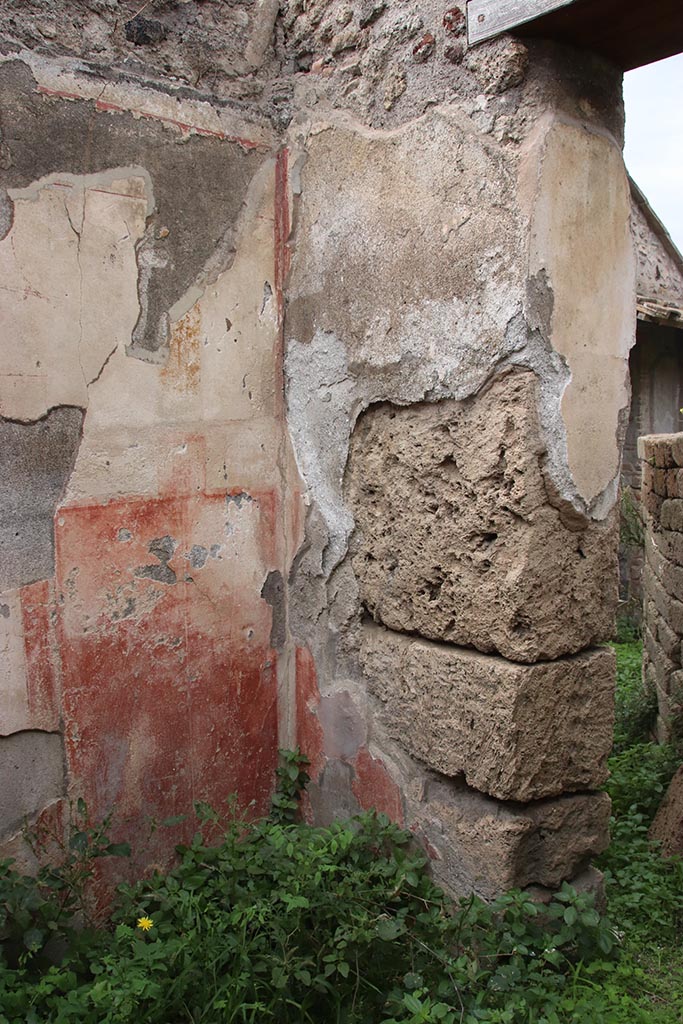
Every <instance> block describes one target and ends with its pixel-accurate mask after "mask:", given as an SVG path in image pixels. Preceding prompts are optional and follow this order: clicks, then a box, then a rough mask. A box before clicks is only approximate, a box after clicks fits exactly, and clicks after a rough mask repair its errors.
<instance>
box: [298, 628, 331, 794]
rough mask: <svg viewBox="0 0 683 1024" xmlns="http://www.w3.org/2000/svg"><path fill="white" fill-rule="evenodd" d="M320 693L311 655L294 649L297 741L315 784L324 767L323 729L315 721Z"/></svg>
mask: <svg viewBox="0 0 683 1024" xmlns="http://www.w3.org/2000/svg"><path fill="white" fill-rule="evenodd" d="M319 706H320V691H319V690H318V677H317V674H316V670H315V662H314V661H313V655H312V654H311V652H310V651H309V650H308V648H307V647H297V649H296V741H297V745H298V747H299V750H300V751H301V753H302V754H305V755H306V757H307V758H308V760H309V761H310V762H311V763H310V765H309V768H308V774H309V775H310V776H311V779H312V781H313V782H317V781H318V778H319V776H320V773H321V771H322V770H323V768H324V767H325V760H326V759H325V754H324V751H323V729H322V725H321V724H320V722H319V721H318V715H317V710H318V708H319Z"/></svg>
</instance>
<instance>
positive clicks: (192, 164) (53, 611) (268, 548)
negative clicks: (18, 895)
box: [0, 0, 635, 895]
mask: <svg viewBox="0 0 683 1024" xmlns="http://www.w3.org/2000/svg"><path fill="white" fill-rule="evenodd" d="M47 7H49V11H47ZM138 9H139V4H137V3H135V2H134V0H120V2H115V0H97V2H95V0H92V2H90V0H88V2H86V3H85V4H82V3H76V2H75V0H59V3H55V4H50V5H45V3H43V2H42V0H30V2H28V3H19V2H18V0H16V2H15V0H12V2H10V3H9V4H7V5H5V7H3V9H2V11H0V32H1V33H2V34H3V36H4V37H5V39H4V42H3V45H2V48H0V123H1V125H2V132H3V135H2V140H0V175H1V177H0V316H1V317H2V326H3V330H2V332H1V336H0V342H1V343H2V345H3V349H4V351H3V359H2V363H1V364H0V416H1V417H2V420H0V428H1V429H2V432H3V437H4V445H3V446H2V448H1V449H0V452H2V455H3V456H4V458H5V462H4V466H3V471H2V473H0V492H1V494H0V496H1V498H2V515H1V516H0V590H1V591H2V596H0V630H1V634H0V635H1V636H2V640H1V641H0V643H2V650H3V653H4V654H5V661H4V665H3V677H2V683H1V685H2V696H3V703H2V709H1V712H0V770H1V771H2V773H3V774H2V777H3V779H6V778H7V779H9V778H12V779H14V780H15V784H14V785H13V786H10V785H8V786H7V787H6V788H5V789H4V793H5V797H4V799H5V804H4V805H3V809H4V812H5V813H4V817H3V821H4V824H3V826H2V832H1V833H0V841H2V842H3V845H4V848H5V849H9V848H10V847H11V846H12V844H13V843H16V841H17V840H16V837H17V835H18V832H19V829H20V822H21V819H22V817H23V815H24V814H28V815H29V817H31V818H33V819H35V818H37V817H38V818H39V817H40V816H41V815H52V816H53V817H59V815H60V814H61V813H62V812H63V811H64V809H65V808H66V806H67V798H68V797H77V796H84V797H85V798H86V800H87V802H88V804H89V806H90V808H91V810H92V812H93V813H94V814H95V815H100V814H104V813H107V812H108V811H109V810H110V809H112V808H113V809H114V810H115V812H116V814H117V821H118V822H119V824H120V828H121V831H122V832H126V833H127V835H128V836H129V837H130V836H131V834H139V833H141V832H144V830H145V829H144V823H145V821H146V820H147V819H148V818H149V817H150V816H155V817H158V818H165V817H170V816H176V815H178V814H180V813H182V812H188V811H191V808H192V803H193V801H194V800H196V799H206V800H209V801H210V802H212V803H213V804H215V805H217V806H218V807H221V806H223V805H224V802H225V800H226V799H227V798H228V796H229V794H230V793H232V792H237V794H238V796H239V801H240V803H241V805H242V806H243V808H245V809H246V810H247V811H249V812H251V813H255V814H257V813H261V812H262V811H263V810H264V809H265V807H266V806H267V804H268V799H269V795H270V793H271V791H272V787H273V781H274V766H275V762H276V757H277V747H278V746H282V747H293V746H295V745H296V744H299V745H300V746H301V748H302V749H303V750H304V752H305V753H306V754H307V755H308V756H309V758H310V760H311V774H312V779H313V782H312V785H311V788H310V792H309V794H308V797H307V804H306V812H307V814H308V815H309V816H310V817H311V819H314V820H316V821H320V822H324V821H329V820H331V819H332V818H333V817H335V816H338V815H342V814H349V813H353V812H354V811H357V810H359V809H360V808H369V807H376V808H378V809H379V810H381V811H384V812H385V813H387V814H388V815H389V816H390V817H391V818H393V819H394V820H395V821H397V822H400V823H401V824H404V825H405V826H406V827H408V828H410V829H411V830H413V832H414V833H415V834H416V836H418V837H419V838H420V840H421V841H422V842H423V843H424V844H425V847H426V849H427V850H428V851H429V853H430V856H431V857H432V860H433V865H434V872H435V874H436V875H437V876H438V877H439V878H440V879H441V880H442V881H443V882H445V883H446V884H447V885H449V886H450V887H451V888H452V889H453V890H456V891H459V892H464V891H469V890H471V889H475V890H476V891H478V892H480V893H482V894H484V895H493V894H494V893H496V892H498V891H500V890H501V889H503V888H505V887H507V886H511V885H530V886H531V885H533V886H541V887H552V886H555V885H557V884H559V883H560V882H561V881H562V880H563V879H576V878H577V877H578V876H579V875H581V874H583V872H584V871H585V870H586V868H587V865H588V864H589V862H590V858H591V857H592V856H593V855H594V854H596V853H598V852H599V851H600V850H602V849H603V848H604V846H605V844H606V842H607V822H608V818H609V801H608V800H607V798H606V797H605V796H604V795H603V794H601V793H600V792H599V791H598V787H599V785H600V784H601V782H602V781H603V780H604V777H605V759H606V756H607V752H608V749H609V742H610V730H611V707H612V703H611V700H612V698H611V690H612V685H613V675H614V664H613V660H612V656H611V654H610V653H609V651H606V650H605V649H604V648H602V647H601V646H600V645H601V643H602V641H604V640H606V639H608V638H609V637H610V636H611V632H612V629H613V621H614V610H615V605H616V597H617V573H616V531H615V520H616V517H615V512H614V508H615V502H616V496H617V488H618V474H619V465H620V444H621V440H622V435H623V428H624V422H625V410H626V408H627V405H628V387H627V377H626V366H627V359H628V351H629V348H630V346H631V344H632V342H633V335H634V320H635V304H634V292H635V289H634V281H635V258H634V250H633V244H632V238H631V234H630V208H631V204H630V194H629V186H628V180H627V176H626V173H625V169H624V166H623V161H622V156H621V144H622V128H623V125H622V112H621V93H620V89H621V79H620V76H619V75H618V74H617V73H616V71H615V69H614V68H613V67H611V66H610V65H608V64H606V63H604V62H603V61H601V60H600V59H599V58H597V57H595V56H594V55H592V54H590V53H585V54H581V53H578V52H577V51H575V50H573V49H572V50H569V49H563V48H562V47H560V46H554V45H552V44H550V43H547V42H532V43H530V44H529V45H528V46H526V45H525V44H523V43H521V42H520V41H519V40H516V39H513V38H511V37H502V38H500V39H496V40H493V41H491V42H490V43H486V44H483V45H481V46H479V47H475V48H469V47H468V45H467V39H466V33H465V14H464V10H465V5H464V4H463V3H460V4H456V5H455V6H453V5H450V4H449V5H446V4H445V3H443V2H439V0H377V2H374V0H373V2H369V3H363V4H357V5H353V4H348V3H345V2H342V0H311V2H310V3H309V2H306V3H303V2H302V0H288V2H284V3H281V4H277V3H274V2H271V0H266V2H259V3H257V2H255V0H254V2H247V3H242V2H237V0H228V2H219V0H202V2H199V0H183V2H182V3H181V2H179V0H178V2H175V0H169V2H168V3H164V4H163V5H157V6H155V8H154V11H152V10H151V9H150V11H148V12H145V20H144V22H140V21H135V18H134V17H133V16H134V15H135V14H136V12H137V11H138ZM148 15H149V16H148ZM128 21H131V22H134V24H132V26H131V25H129V24H128ZM18 779H20V780H21V784H19V783H18V782H16V780H18ZM183 827H187V828H191V827H192V825H191V822H190V823H189V824H188V825H187V826H179V830H180V831H182V828H183ZM178 838H179V835H178V833H176V834H173V833H165V832H163V831H162V830H158V831H157V832H156V833H155V836H154V839H153V846H152V847H151V848H148V849H143V850H142V852H141V853H140V857H139V860H138V862H137V863H136V864H135V865H134V867H138V868H139V867H144V866H145V864H146V863H148V862H149V861H150V860H151V861H153V862H161V861H163V860H164V859H165V858H168V857H169V856H170V855H171V854H172V850H173V847H174V844H175V843H176V842H177V840H178Z"/></svg>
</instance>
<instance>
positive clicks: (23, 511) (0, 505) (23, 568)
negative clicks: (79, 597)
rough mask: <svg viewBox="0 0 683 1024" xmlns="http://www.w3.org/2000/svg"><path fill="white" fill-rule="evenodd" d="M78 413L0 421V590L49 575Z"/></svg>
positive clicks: (68, 410)
mask: <svg viewBox="0 0 683 1024" xmlns="http://www.w3.org/2000/svg"><path fill="white" fill-rule="evenodd" d="M82 426H83V410H82V409H77V408H75V407H74V406H61V407H59V408H57V409H52V410H50V412H48V414H47V415H46V416H44V417H43V418H42V419H40V420H38V421H37V422H35V423H17V422H16V421H14V420H6V419H3V418H0V590H9V589H11V588H13V587H21V586H24V585H25V584H27V583H33V582H35V581H36V580H42V579H47V578H48V577H50V576H53V575H54V531H53V522H52V521H53V517H54V513H55V509H56V507H57V503H58V501H59V499H60V497H61V495H62V494H63V492H64V489H65V487H66V485H67V482H68V480H69V477H70V476H71V471H72V470H73V467H74V465H75V462H76V456H77V454H78V448H79V445H80V442H81V430H82Z"/></svg>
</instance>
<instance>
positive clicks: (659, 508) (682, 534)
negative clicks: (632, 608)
mask: <svg viewBox="0 0 683 1024" xmlns="http://www.w3.org/2000/svg"><path fill="white" fill-rule="evenodd" d="M638 454H639V456H640V459H641V461H642V502H643V511H644V516H645V573H644V591H645V594H644V604H643V626H644V634H645V635H644V641H645V642H644V650H643V678H644V681H645V683H646V685H648V686H649V687H652V688H654V689H655V691H656V693H657V704H658V708H659V714H658V717H657V738H658V739H659V741H660V742H666V741H667V740H668V739H670V738H671V732H672V728H673V727H674V723H675V721H676V719H678V721H679V722H680V716H681V713H682V712H683V668H682V666H683V434H651V435H646V436H644V437H641V438H639V439H638Z"/></svg>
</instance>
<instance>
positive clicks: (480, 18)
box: [467, 0, 575, 46]
mask: <svg viewBox="0 0 683 1024" xmlns="http://www.w3.org/2000/svg"><path fill="white" fill-rule="evenodd" d="M574 2H575V0H468V3H467V41H468V43H469V44H470V46H472V45H474V43H482V42H483V41H484V40H485V39H491V38H492V37H493V36H497V35H500V33H501V32H511V31H512V30H514V29H515V28H518V27H519V26H520V25H524V24H526V22H528V21H534V19H535V18H540V17H541V16H542V15H543V14H549V13H550V12H551V11H556V10H558V9H559V8H560V7H568V6H569V4H573V3H574Z"/></svg>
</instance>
